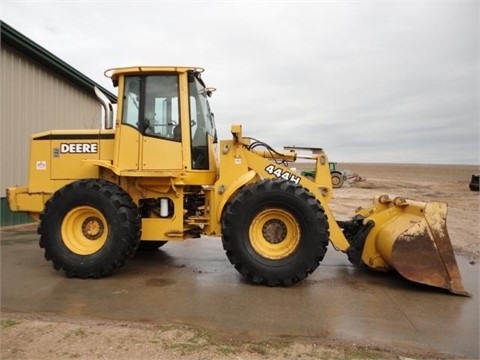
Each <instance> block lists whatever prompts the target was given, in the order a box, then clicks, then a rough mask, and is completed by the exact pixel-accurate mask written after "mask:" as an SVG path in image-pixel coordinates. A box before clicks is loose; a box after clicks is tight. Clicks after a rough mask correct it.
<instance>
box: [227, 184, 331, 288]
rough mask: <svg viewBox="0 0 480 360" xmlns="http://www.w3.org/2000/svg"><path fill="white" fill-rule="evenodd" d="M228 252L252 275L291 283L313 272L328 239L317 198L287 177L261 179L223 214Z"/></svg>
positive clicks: (240, 268) (262, 280)
mask: <svg viewBox="0 0 480 360" xmlns="http://www.w3.org/2000/svg"><path fill="white" fill-rule="evenodd" d="M222 233H223V236H222V242H223V248H224V249H225V251H226V254H227V257H228V259H229V260H230V262H231V263H232V264H233V265H234V266H235V268H236V269H237V270H238V271H239V272H240V273H241V274H242V275H243V276H245V277H246V278H247V279H248V280H249V281H251V282H253V283H256V284H264V285H268V286H275V285H285V286H288V285H291V284H294V283H296V282H298V281H300V280H303V279H304V278H306V277H307V276H308V274H310V273H312V272H313V271H314V270H315V269H316V268H317V267H318V265H319V264H320V261H321V260H323V257H324V256H325V252H326V250H327V245H328V241H329V238H328V236H329V234H328V222H327V219H326V216H325V213H324V210H323V208H322V207H321V205H320V203H319V202H318V200H317V199H316V198H315V197H314V196H313V195H312V194H311V193H310V192H309V191H308V190H307V189H305V188H303V187H302V186H300V185H296V184H294V183H292V182H289V181H283V180H262V181H260V182H258V183H256V184H253V185H248V186H246V187H245V188H243V189H242V190H240V191H239V193H238V194H237V195H236V196H235V197H234V198H233V200H232V201H231V203H230V204H229V205H228V206H227V208H226V209H225V212H224V214H223V219H222Z"/></svg>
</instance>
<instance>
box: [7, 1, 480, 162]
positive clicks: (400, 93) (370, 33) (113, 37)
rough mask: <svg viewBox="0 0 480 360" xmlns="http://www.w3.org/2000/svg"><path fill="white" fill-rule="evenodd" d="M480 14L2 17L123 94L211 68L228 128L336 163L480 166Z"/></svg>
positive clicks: (59, 13) (45, 13) (229, 10)
mask: <svg viewBox="0 0 480 360" xmlns="http://www.w3.org/2000/svg"><path fill="white" fill-rule="evenodd" d="M479 6H480V5H479V2H478V1H460V0H458V1H427V0H425V1H361V0H360V1H262V0H258V1H228V0H225V1H182V0H177V1H153V0H152V1H141V0H140V1H69V0H63V1H60V0H57V1H19V0H15V1H13V0H0V17H1V19H2V21H5V22H6V23H8V24H9V25H11V26H12V27H14V28H15V29H16V30H17V31H19V32H21V33H22V34H24V35H25V36H27V37H29V38H30V39H32V40H33V41H35V42H37V43H38V44H39V45H41V46H43V47H44V48H46V49H47V50H48V51H50V52H52V53H53V54H55V55H56V56H57V57H59V58H60V59H62V60H64V61H65V62H67V63H68V64H70V65H71V66H73V67H75V68H76V69H77V70H78V71H80V72H82V73H83V74H85V75H86V76H88V77H89V78H91V79H92V80H94V81H95V82H97V83H99V84H100V85H102V86H104V87H105V88H107V89H109V90H110V91H112V92H113V93H115V92H116V89H115V88H113V87H112V85H111V82H110V80H109V79H108V78H105V77H104V75H103V73H104V71H105V70H106V69H109V68H113V67H121V66H130V65H182V66H198V67H203V68H205V73H204V74H203V79H204V81H205V82H206V84H207V86H209V87H215V88H217V91H216V92H215V93H214V95H213V97H212V98H211V99H210V105H211V107H212V109H213V111H214V113H215V119H216V124H217V129H218V134H219V137H220V138H221V139H225V138H226V139H228V138H231V134H230V126H231V124H233V123H240V124H242V125H243V134H244V136H250V137H253V138H256V139H259V140H262V141H264V142H266V143H268V144H269V145H271V146H272V147H274V148H276V149H278V150H281V149H283V146H308V147H322V148H324V149H325V151H326V152H327V154H328V156H329V159H330V161H337V162H367V163H368V162H378V163H433V164H480V145H479V144H480V134H479V127H480V117H479V100H480V96H479V79H480V77H479Z"/></svg>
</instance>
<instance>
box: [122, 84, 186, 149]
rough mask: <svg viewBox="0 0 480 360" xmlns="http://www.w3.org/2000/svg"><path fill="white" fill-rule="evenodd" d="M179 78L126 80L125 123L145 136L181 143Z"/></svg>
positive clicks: (123, 121)
mask: <svg viewBox="0 0 480 360" xmlns="http://www.w3.org/2000/svg"><path fill="white" fill-rule="evenodd" d="M178 90H179V88H178V76H177V75H152V76H145V77H127V78H126V79H125V97H124V107H123V119H122V123H124V124H128V125H130V126H133V127H135V128H138V130H139V131H140V132H141V133H142V134H144V135H146V136H154V137H160V138H165V139H169V140H175V141H180V140H181V133H180V116H179V113H180V112H179V102H178V96H179V94H178Z"/></svg>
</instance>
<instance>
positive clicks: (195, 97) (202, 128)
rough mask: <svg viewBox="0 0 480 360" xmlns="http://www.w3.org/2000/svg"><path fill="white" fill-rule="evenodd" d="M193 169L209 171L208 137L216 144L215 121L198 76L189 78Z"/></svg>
mask: <svg viewBox="0 0 480 360" xmlns="http://www.w3.org/2000/svg"><path fill="white" fill-rule="evenodd" d="M189 94H190V95H189V100H190V127H191V136H192V168H194V169H208V136H209V135H210V136H211V137H212V138H213V140H214V142H216V130H215V121H214V117H213V114H212V112H211V111H210V105H209V104H208V100H207V95H208V94H207V90H206V89H205V86H204V85H203V84H202V83H201V81H200V80H199V79H198V78H197V77H196V76H190V77H189Z"/></svg>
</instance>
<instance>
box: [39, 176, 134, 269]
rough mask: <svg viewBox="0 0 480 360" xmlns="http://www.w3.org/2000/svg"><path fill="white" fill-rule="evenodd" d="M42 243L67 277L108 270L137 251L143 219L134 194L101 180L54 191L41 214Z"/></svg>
mask: <svg viewBox="0 0 480 360" xmlns="http://www.w3.org/2000/svg"><path fill="white" fill-rule="evenodd" d="M40 221H41V222H40V227H39V231H38V232H39V234H40V235H41V236H40V247H41V248H44V249H45V258H46V259H47V260H52V262H53V267H54V268H55V269H56V270H63V271H64V272H65V275H66V276H67V277H79V278H100V277H103V276H107V275H110V274H112V273H113V272H114V271H115V270H117V269H118V268H120V267H121V266H123V265H124V264H125V261H126V260H127V259H128V258H130V257H132V256H133V255H134V254H135V251H136V249H137V247H138V244H139V242H140V231H141V218H140V212H139V210H138V207H137V206H136V204H135V203H134V202H133V200H132V198H131V197H130V195H129V194H128V193H126V192H125V191H124V190H123V189H122V188H120V187H119V186H117V185H116V184H113V183H110V182H108V181H105V180H101V179H86V180H78V181H75V182H73V183H70V184H68V185H66V186H64V187H63V188H61V189H59V190H58V191H57V192H55V193H54V194H53V195H52V197H51V198H50V199H49V200H48V201H47V203H46V204H45V209H44V211H43V213H42V214H41V215H40Z"/></svg>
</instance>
